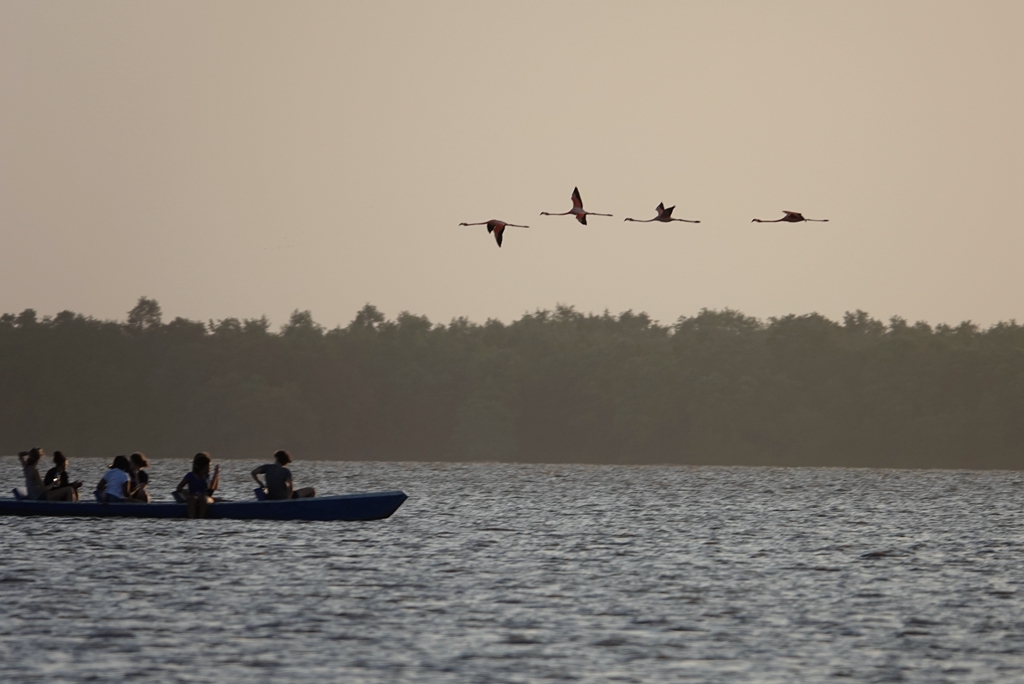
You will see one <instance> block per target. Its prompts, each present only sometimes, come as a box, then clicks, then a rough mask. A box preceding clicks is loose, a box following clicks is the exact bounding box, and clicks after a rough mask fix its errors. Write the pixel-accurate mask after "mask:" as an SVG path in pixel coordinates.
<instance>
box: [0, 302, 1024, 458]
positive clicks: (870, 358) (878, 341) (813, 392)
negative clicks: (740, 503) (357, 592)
mask: <svg viewBox="0 0 1024 684" xmlns="http://www.w3.org/2000/svg"><path fill="white" fill-rule="evenodd" d="M1022 419H1024V328H1022V327H1021V326H1019V325H1017V324H1016V323H1015V322H1010V323H999V324H997V325H994V326H992V327H990V328H988V329H984V330H982V329H979V328H978V327H977V326H975V325H973V324H971V323H969V322H967V323H962V324H960V325H958V326H955V327H951V326H947V325H939V326H935V327H932V326H929V325H927V324H925V323H916V324H909V323H907V321H905V320H903V319H901V318H893V319H891V320H890V321H889V322H888V323H883V322H881V321H878V320H875V319H873V318H871V317H870V316H868V315H867V314H865V313H864V312H862V311H857V312H853V313H847V314H846V315H845V316H844V317H843V320H842V321H841V322H837V321H832V320H829V319H828V318H825V317H823V316H820V315H817V314H809V315H802V316H797V315H790V316H784V317H781V318H770V319H768V320H767V321H761V320H758V319H755V318H751V317H748V316H744V315H742V314H741V313H739V312H736V311H732V310H721V311H711V310H704V311H701V312H700V313H699V314H697V315H695V316H691V317H681V318H679V319H678V320H677V321H676V322H675V323H673V324H671V325H661V324H658V323H657V322H655V321H652V320H651V319H650V318H649V317H648V316H647V315H646V314H643V313H633V312H631V311H627V312H624V313H621V314H619V315H611V314H608V313H604V314H600V315H595V314H584V313H581V312H578V311H576V310H575V309H573V308H572V307H568V306H558V307H556V308H555V309H554V310H553V311H546V310H544V311H536V312H534V313H528V314H525V315H523V316H522V317H521V318H520V319H518V320H516V321H514V322H511V323H508V324H506V323H502V322H500V321H496V320H489V321H487V322H485V323H483V324H478V323H473V322H470V321H468V320H466V319H465V318H458V319H455V320H453V321H451V322H450V323H449V324H447V325H444V324H435V323H432V322H431V321H430V320H428V319H427V318H426V317H423V316H417V315H414V314H410V313H407V312H403V313H401V314H399V315H398V316H397V318H395V319H394V320H388V319H387V318H386V317H385V316H384V315H383V314H382V313H381V312H380V311H379V310H377V309H376V308H375V307H373V306H372V305H369V304H367V305H366V306H365V307H363V309H362V310H360V311H359V312H358V313H357V314H356V316H355V318H354V319H353V320H352V321H351V322H350V323H349V324H348V325H347V326H345V327H337V328H334V329H332V330H327V329H325V328H324V327H323V326H321V325H319V324H318V323H316V321H314V319H313V317H312V315H311V314H310V312H308V311H296V312H295V313H293V314H292V316H291V318H290V320H289V321H288V323H287V324H285V325H284V326H282V327H281V328H280V330H278V331H276V332H275V331H272V330H271V329H270V325H269V323H268V321H267V319H266V318H259V319H246V320H239V319H236V318H227V319H224V320H219V321H210V322H207V323H203V322H199V321H192V320H187V319H184V318H175V319H174V320H172V321H170V322H169V323H164V322H163V319H162V314H161V310H160V306H159V304H158V303H157V302H156V301H154V300H152V299H147V298H144V297H143V298H140V299H139V302H138V304H137V305H136V306H135V307H134V308H133V309H132V310H131V311H130V312H129V313H128V317H127V320H125V321H103V320H96V319H94V318H90V317H86V316H83V315H80V314H76V313H72V312H70V311H64V312H61V313H59V314H57V315H56V316H52V317H43V318H39V317H38V315H37V314H36V312H35V311H33V310H31V309H29V310H25V311H23V312H21V313H20V314H5V315H3V316H0V453H8V454H10V453H14V452H16V451H19V450H22V449H27V448H29V447H31V446H34V445H41V446H44V447H46V448H47V449H51V450H52V449H61V450H63V451H64V452H65V453H68V454H69V455H73V456H75V455H77V456H110V455H113V454H115V453H128V452H132V451H144V452H146V453H148V454H149V455H150V456H156V457H161V456H163V457H171V456H176V457H188V456H191V455H192V454H194V453H195V452H197V451H209V452H211V453H212V454H214V455H215V456H216V457H248V458H266V457H267V456H268V455H269V454H271V453H273V452H274V451H275V450H277V449H287V450H289V451H291V452H292V453H293V454H296V455H299V456H301V457H302V458H323V459H346V460H389V459H402V460H474V461H520V462H590V463H680V464H749V465H780V466H781V465H786V466H793V465H843V466H872V467H943V468H1019V467H1021V465H1022V459H1021V453H1022V447H1024V420H1022Z"/></svg>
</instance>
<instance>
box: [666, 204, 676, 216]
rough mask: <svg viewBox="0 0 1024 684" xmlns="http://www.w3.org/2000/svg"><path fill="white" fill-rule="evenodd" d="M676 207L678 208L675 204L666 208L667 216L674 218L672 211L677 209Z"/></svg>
mask: <svg viewBox="0 0 1024 684" xmlns="http://www.w3.org/2000/svg"><path fill="white" fill-rule="evenodd" d="M675 208H676V207H675V205H672V206H671V207H669V208H668V209H665V210H664V213H665V218H672V212H673V211H675Z"/></svg>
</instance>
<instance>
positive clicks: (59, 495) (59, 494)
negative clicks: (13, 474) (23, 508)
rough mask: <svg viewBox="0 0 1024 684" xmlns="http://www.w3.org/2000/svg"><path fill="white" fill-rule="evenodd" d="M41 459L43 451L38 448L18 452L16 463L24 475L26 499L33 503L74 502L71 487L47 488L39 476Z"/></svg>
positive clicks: (56, 486) (51, 486) (53, 486)
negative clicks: (18, 463) (17, 462)
mask: <svg viewBox="0 0 1024 684" xmlns="http://www.w3.org/2000/svg"><path fill="white" fill-rule="evenodd" d="M42 457H43V450H42V448H40V447H32V448H31V449H30V450H28V451H19V452H18V461H19V462H20V463H21V469H22V471H23V472H24V473H25V489H26V490H28V498H29V499H32V500H34V501H74V500H75V498H74V497H75V489H74V487H72V486H71V485H68V486H66V487H62V486H60V485H59V484H51V485H49V486H47V485H46V483H44V482H43V478H42V477H40V476H39V468H38V465H39V461H40V459H42Z"/></svg>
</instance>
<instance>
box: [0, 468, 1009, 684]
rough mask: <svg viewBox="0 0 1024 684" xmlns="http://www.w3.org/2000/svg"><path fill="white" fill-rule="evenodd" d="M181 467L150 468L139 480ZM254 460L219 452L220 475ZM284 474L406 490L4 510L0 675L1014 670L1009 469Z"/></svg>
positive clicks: (634, 678)
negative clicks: (399, 501)
mask: <svg viewBox="0 0 1024 684" xmlns="http://www.w3.org/2000/svg"><path fill="white" fill-rule="evenodd" d="M187 465H188V464H187V462H186V461H178V462H171V463H166V462H165V463H158V464H155V465H154V468H153V469H152V472H153V480H154V483H155V484H154V486H153V489H154V493H155V494H157V495H161V496H163V498H166V493H167V492H169V490H170V489H171V488H173V486H174V484H176V483H177V479H178V478H180V476H181V474H182V473H184V471H185V470H186V468H187ZM254 465H255V463H254V462H228V463H227V464H226V466H225V467H226V471H225V478H224V488H225V490H226V491H227V493H228V494H230V495H231V496H233V497H234V498H245V497H247V496H251V488H252V486H253V485H251V484H250V482H251V480H248V479H247V478H248V472H249V470H250V469H251V468H252V467H253V466H254ZM0 469H2V473H0V485H3V489H2V491H9V489H10V487H12V486H14V485H15V484H18V481H17V475H18V474H19V471H18V468H17V464H16V462H14V461H13V459H3V460H0ZM72 470H73V473H72V474H73V475H74V476H76V477H77V476H82V475H85V474H86V473H92V472H93V471H95V476H90V477H89V478H86V477H82V479H87V480H89V484H92V482H93V480H98V479H99V476H100V475H101V474H102V469H101V463H100V462H99V461H87V460H86V459H76V460H75V461H74V463H73V464H72ZM293 471H294V472H295V474H296V481H297V484H298V485H299V486H304V485H308V484H315V485H316V486H317V487H318V488H319V489H320V491H321V492H322V493H346V492H353V491H372V490H381V489H395V488H400V489H403V490H405V492H406V493H407V494H409V500H408V501H407V502H406V503H405V505H404V506H403V507H402V508H400V509H399V511H398V513H396V514H395V516H394V517H392V518H391V519H389V520H384V521H377V522H366V523H342V522H338V523H320V522H314V523H281V522H266V521H231V520H201V521H187V520H170V521H163V520H139V521H133V520H88V519H66V520H64V519H52V518H51V519H29V518H24V519H19V518H6V519H0V599H2V601H3V606H4V619H3V620H0V680H14V681H89V680H100V681H106V680H110V679H114V678H117V677H120V676H132V675H134V676H135V678H136V679H138V680H147V679H151V680H154V681H182V682H215V681H243V680H245V681H282V682H284V681H289V682H291V681H306V682H321V681H324V680H329V681H337V680H340V679H341V678H346V679H349V680H358V681H367V682H388V681H395V680H405V681H437V682H491V681H493V682H535V681H555V680H559V681H560V680H572V681H583V682H588V681H623V682H659V681H660V682H678V681H695V682H705V681H719V682H753V681H757V682H792V681H824V680H831V679H832V678H837V677H838V678H842V679H841V680H842V681H872V682H874V681H907V682H941V681H949V682H972V681H979V682H980V681H997V682H1018V681H1022V680H1024V657H1022V656H1024V600H1022V599H1024V587H1022V584H1021V582H1022V579H1024V515H1022V513H1024V510H1022V509H1024V494H1022V485H1024V475H1022V474H1019V473H1009V472H963V471H960V472H923V471H870V470H838V469H767V468H678V467H617V466H578V465H573V466H543V465H539V466H538V465H500V464H436V463H428V464H410V463H351V464H346V463H309V462H298V463H296V464H295V467H294V468H293Z"/></svg>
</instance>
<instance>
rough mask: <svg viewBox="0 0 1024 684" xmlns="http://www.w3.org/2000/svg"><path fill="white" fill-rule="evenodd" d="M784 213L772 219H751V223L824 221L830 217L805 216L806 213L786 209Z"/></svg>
mask: <svg viewBox="0 0 1024 684" xmlns="http://www.w3.org/2000/svg"><path fill="white" fill-rule="evenodd" d="M782 213H783V214H785V216H783V217H782V218H780V219H772V220H771V221H765V220H763V219H754V220H752V221H751V223H778V222H779V221H785V222H786V223H800V222H801V221H821V222H822V223H827V222H828V219H809V218H804V215H803V214H801V213H800V212H799V211H786V210H785V209H783V210H782Z"/></svg>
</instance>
